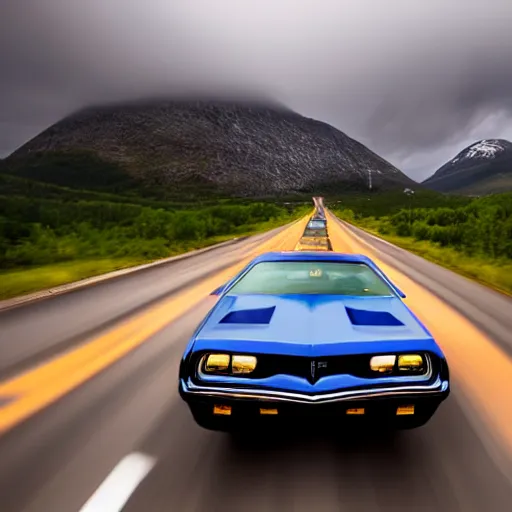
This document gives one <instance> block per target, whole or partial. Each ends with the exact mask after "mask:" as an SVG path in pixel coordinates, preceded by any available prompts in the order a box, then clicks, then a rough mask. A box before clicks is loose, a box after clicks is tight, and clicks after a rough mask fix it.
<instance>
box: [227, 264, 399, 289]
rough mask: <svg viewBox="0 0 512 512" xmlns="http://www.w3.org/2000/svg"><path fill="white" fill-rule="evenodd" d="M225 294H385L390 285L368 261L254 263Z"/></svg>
mask: <svg viewBox="0 0 512 512" xmlns="http://www.w3.org/2000/svg"><path fill="white" fill-rule="evenodd" d="M229 294H234V295H245V294H270V295H290V294H313V295H323V294H326V295H347V296H361V297H372V296H373V297H384V296H386V297H389V296H391V295H393V292H392V290H391V288H390V287H389V286H388V285H387V283H386V282H385V281H384V280H383V279H381V278H380V277H379V276H378V275H377V274H376V273H375V272H374V271H373V270H372V269H371V268H370V267H369V266H368V265H365V264H361V263H339V262H332V261H330V262H325V261H323V262H319V261H277V262H262V263H258V264H256V265H255V266H254V267H253V268H252V269H251V270H249V272H247V274H245V276H243V277H242V278H241V279H240V280H239V281H238V282H237V283H236V284H235V285H234V286H233V287H232V288H231V290H230V291H229Z"/></svg>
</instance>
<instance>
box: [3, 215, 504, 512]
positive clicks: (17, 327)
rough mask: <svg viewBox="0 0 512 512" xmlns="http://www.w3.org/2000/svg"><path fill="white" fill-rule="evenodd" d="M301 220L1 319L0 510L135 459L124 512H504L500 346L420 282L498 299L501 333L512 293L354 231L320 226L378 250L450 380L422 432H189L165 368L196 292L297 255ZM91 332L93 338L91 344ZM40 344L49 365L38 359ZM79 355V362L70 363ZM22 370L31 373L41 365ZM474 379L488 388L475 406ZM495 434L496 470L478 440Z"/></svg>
mask: <svg viewBox="0 0 512 512" xmlns="http://www.w3.org/2000/svg"><path fill="white" fill-rule="evenodd" d="M304 225H305V221H301V222H299V223H297V224H296V225H295V226H292V227H290V228H288V229H283V230H281V231H280V232H279V234H277V235H276V236H273V235H274V233H270V234H267V235H265V236H258V237H252V238H251V239H249V240H244V241H241V242H240V243H236V244H233V245H232V246H230V247H224V248H217V249H214V250H212V251H211V252H209V253H205V254H203V255H197V256H193V257H190V258H188V259H186V260H183V261H181V262H179V263H173V264H171V265H168V266H167V265H164V266H163V267H156V268H153V269H150V270H148V271H143V272H136V273H135V275H133V274H132V275H127V276H123V277H121V278H119V279H116V280H112V281H106V282H104V283H101V284H98V285H95V286H94V287H91V288H86V289H83V290H78V291H76V292H73V293H71V294H69V295H66V296H64V295H63V296H60V297H55V298H52V299H48V300H44V301H41V302H39V303H36V304H33V305H26V306H22V307H20V308H17V309H15V310H12V311H4V312H1V313H0V322H2V329H1V330H0V348H1V350H2V351H3V353H5V357H3V356H4V354H2V358H1V359H0V374H1V375H5V374H6V373H5V372H7V373H8V374H11V375H14V374H15V373H16V372H14V371H13V370H12V368H13V367H16V368H19V365H22V366H23V368H24V370H26V369H27V368H28V369H29V370H28V372H27V373H26V374H25V376H19V377H14V378H12V379H10V380H9V382H7V383H6V384H3V385H1V386H0V387H1V394H0V397H2V398H4V399H5V400H2V399H1V398H0V411H1V412H0V414H1V415H3V414H6V412H7V411H12V410H13V409H11V407H13V406H16V403H17V400H16V396H14V397H12V396H10V397H8V396H7V395H6V391H9V392H10V393H16V394H17V395H18V401H19V402H22V401H23V403H24V404H25V405H24V406H23V407H25V408H26V410H27V411H28V410H29V409H30V411H29V415H31V417H27V418H26V420H25V421H21V417H19V418H18V419H16V420H15V421H19V424H16V423H15V422H13V423H11V424H10V427H11V428H9V429H8V430H7V431H5V432H4V433H3V435H2V436H0V504H1V505H0V510H1V512H46V511H49V512H50V511H51V512H70V511H77V510H80V509H81V508H82V507H83V506H84V505H85V504H87V503H89V504H90V503H93V504H94V503H98V502H97V501H96V500H97V499H98V498H97V496H99V495H103V496H105V494H104V493H105V489H107V491H108V490H109V489H113V487H111V482H112V481H113V477H112V475H114V477H115V478H114V481H117V482H119V480H117V478H118V475H119V471H118V470H117V471H116V469H118V468H119V467H120V466H121V467H126V466H123V462H124V461H126V460H127V457H128V460H130V454H134V453H138V454H144V456H145V457H148V460H151V462H152V463H153V462H154V466H152V468H151V470H150V471H149V472H148V473H147V474H146V475H145V476H144V478H143V480H142V481H140V482H139V483H137V484H135V483H134V481H135V476H134V475H132V474H131V468H130V477H129V478H127V479H126V480H124V479H123V483H122V486H123V501H124V498H126V496H127V495H128V494H129V492H128V491H130V492H131V495H130V496H129V497H128V501H127V502H126V504H125V506H124V508H123V509H122V510H123V512H141V511H142V512H160V511H162V512H167V511H169V510H176V511H179V512H192V511H193V512H241V511H243V512H251V511H252V512H262V511H269V512H310V511H312V510H314V511H315V512H331V511H340V512H341V511H343V512H345V511H348V512H395V511H416V510H418V511H421V512H508V511H509V510H510V503H512V484H511V482H510V480H509V479H508V476H509V475H512V459H510V458H507V456H508V446H509V445H508V442H507V437H506V436H505V435H504V434H505V431H504V428H505V425H506V414H508V413H507V411H508V410H509V409H507V408H508V407H509V405H508V404H507V400H509V397H507V396H505V394H503V397H502V398H503V400H502V403H499V389H498V388H497V387H496V386H497V385H498V384H499V383H500V382H501V384H502V386H503V389H504V390H508V389H510V388H509V387H508V386H510V383H509V380H508V379H509V378H510V369H509V366H508V359H507V357H506V356H504V355H502V354H500V353H499V351H498V348H497V346H494V344H497V343H498V342H500V343H502V346H503V344H505V345H506V344H507V343H509V344H510V342H511V341H512V340H510V339H508V338H506V336H505V338H504V339H503V340H499V339H498V336H497V335H492V336H490V339H489V340H488V339H486V337H485V335H484V334H481V333H479V332H478V331H477V330H476V329H474V328H473V327H472V325H471V324H470V322H473V321H476V319H477V317H478V313H477V312H476V311H475V310H472V309H470V308H467V310H465V311H463V306H461V309H459V310H458V311H459V312H460V313H458V314H456V313H454V312H453V311H452V309H451V307H453V304H451V303H450V307H448V306H447V305H446V304H444V303H443V302H442V301H440V300H439V299H437V298H436V297H434V296H433V295H431V294H430V293H429V292H427V291H426V288H429V289H431V288H430V287H435V288H436V289H442V287H443V286H446V281H450V282H451V283H452V285H453V290H454V291H455V292H457V295H456V296H457V297H459V299H458V300H459V302H460V303H461V304H462V303H464V302H468V298H469V297H474V296H477V295H479V296H485V297H486V299H485V300H484V301H483V302H482V301H480V302H478V301H475V302H474V303H475V304H477V306H478V310H479V311H480V312H481V313H482V314H484V316H485V315H487V314H489V313H488V311H489V306H488V304H487V302H489V303H492V301H493V300H495V301H497V302H499V304H502V305H503V307H502V308H501V309H500V310H499V311H498V309H499V308H493V309H492V311H493V315H494V317H495V318H496V319H495V320H494V321H493V324H495V325H499V326H500V332H501V331H505V332H508V333H510V332H512V326H511V323H510V322H511V320H512V319H510V307H509V306H510V304H512V300H510V299H507V298H502V297H501V296H500V297H498V296H497V295H496V296H494V295H491V297H490V298H489V297H488V296H487V295H486V294H489V293H490V292H489V291H483V288H482V287H481V286H480V285H478V284H476V283H472V282H468V281H467V280H465V279H464V278H462V277H460V276H458V275H456V274H453V273H450V272H448V271H446V270H442V271H441V270H440V269H439V268H438V267H436V266H434V265H432V264H430V263H429V262H426V261H425V260H422V259H420V258H417V259H413V257H412V255H411V254H410V253H407V252H406V251H402V252H399V251H398V249H396V248H395V247H394V246H389V247H388V246H384V247H382V242H377V241H375V240H373V239H369V242H368V243H369V244H370V246H368V245H366V242H365V241H366V240H368V239H367V238H365V236H364V234H361V233H359V232H358V234H357V236H358V238H356V237H355V235H354V234H353V232H354V231H353V230H354V228H353V227H341V226H340V225H339V224H338V221H336V220H334V219H333V218H332V217H329V234H330V235H331V238H332V241H333V244H334V245H335V249H336V250H344V251H357V252H363V253H366V254H368V255H369V256H375V258H376V259H377V262H378V263H380V264H381V265H382V266H383V268H384V270H386V271H388V272H389V273H390V275H391V277H392V278H393V279H394V280H395V281H396V283H397V284H398V285H399V286H400V287H401V288H402V289H403V290H404V292H405V293H406V294H407V295H408V298H407V299H406V301H407V302H408V304H411V305H412V306H414V308H415V311H417V313H418V315H419V316H420V317H421V318H422V319H423V320H425V322H426V323H427V324H428V325H429V327H430V328H431V329H432V331H433V332H434V333H435V334H436V335H439V336H440V340H439V341H440V342H441V344H442V345H443V349H444V350H446V351H447V353H448V356H449V357H450V365H451V367H452V368H453V372H454V380H453V387H452V394H451V395H450V397H449V398H448V400H447V401H446V402H445V403H444V404H442V406H441V407H440V409H439V411H438V412H437V413H436V415H435V417H434V418H433V419H432V421H431V422H430V423H429V424H427V425H426V426H425V427H423V428H421V429H418V430H414V431H406V432H401V433H398V434H396V435H371V436H368V435H365V434H364V433H363V432H361V433H359V432H353V433H350V434H347V433H346V432H334V433H333V435H327V436H326V435H324V436H321V437H317V436H315V435H313V434H311V435H309V433H307V432H306V433H305V432H299V431H300V428H297V432H293V431H287V432H286V433H285V435H279V434H278V433H277V432H276V433H275V436H272V437H270V436H268V435H267V436H255V437H253V438H247V437H246V438H241V439H237V438H230V437H229V436H225V435H223V434H218V433H215V432H209V431H206V430H202V429H201V428H199V427H198V426H197V425H196V424H195V423H194V420H193V419H192V417H191V415H190V413H189V411H188V409H187V407H186V406H185V404H184V403H183V402H182V401H181V400H180V398H179V395H178V392H177V371H178V365H179V361H180V357H181V354H182V352H183V349H184V347H185V345H186V343H187V341H188V340H189V339H190V336H191V335H192V333H193V332H194V330H195V328H196V327H197V325H198V323H199V322H200V321H201V320H202V319H203V318H204V315H205V314H206V313H207V312H208V310H209V309H210V307H211V305H212V301H215V297H209V296H207V294H208V293H210V292H211V291H212V289H213V288H215V287H216V286H217V285H219V284H221V283H222V282H223V281H224V279H225V275H227V274H230V275H232V274H233V273H234V272H236V270H237V268H240V266H241V265H242V264H243V262H244V261H246V260H248V259H250V258H252V256H254V255H255V254H256V253H259V252H263V251H268V250H270V249H276V250H279V249H291V248H292V247H294V245H295V244H296V243H297V241H298V239H299V237H300V235H301V232H302V229H303V227H304ZM272 236H273V238H271V237H272ZM389 267H392V268H389ZM397 269H399V270H397ZM436 269H437V270H436ZM413 270H414V272H416V277H411V275H413V274H414V272H413ZM446 273H448V274H449V277H448V278H447V277H446ZM440 275H441V276H442V277H439V276H440ZM201 276H202V277H201ZM427 279H428V280H429V282H428V283H427V284H422V285H420V284H419V283H420V282H421V283H425V282H426V280H427ZM440 279H441V280H444V281H443V282H440ZM187 283H188V284H187ZM177 285H178V287H177ZM423 286H425V287H426V288H424V287H423ZM455 292H454V295H455ZM165 293H168V295H165ZM448 302H449V301H448ZM164 309H165V311H164ZM460 315H462V316H464V318H462V316H460ZM63 319H64V320H63ZM108 320H111V322H110V323H108ZM4 326H5V328H3V327H4ZM128 326H130V328H129V327H128ZM94 329H96V331H92V330H94ZM130 329H131V330H130ZM507 329H508V331H507ZM91 331H92V332H91ZM482 332H483V331H482ZM84 333H86V334H84ZM121 333H126V337H123V336H122V335H121ZM485 334H488V333H487V331H485ZM455 335H457V337H455ZM98 339H102V340H103V342H104V343H105V345H104V347H102V348H104V350H103V351H102V350H100V349H99V348H98V346H99V345H98V344H99V342H98V341H97V340H98ZM77 340H78V341H77ZM84 342H85V343H84ZM79 343H84V344H83V345H81V346H80V345H79ZM117 343H119V344H120V345H119V347H117ZM89 345H90V346H94V347H95V348H94V349H93V348H88V346H89ZM121 346H122V349H121V348H120V347H121ZM135 347H137V348H136V349H135ZM511 348H512V347H511ZM57 349H58V352H57ZM49 350H53V351H55V352H53V353H52V357H55V356H56V354H59V352H60V357H56V359H54V360H53V361H51V360H49V359H50V358H49V356H48V351H49ZM64 350H68V351H69V352H68V353H64ZM85 350H87V351H88V352H87V354H88V355H87V358H85V356H80V357H84V359H83V360H81V359H80V357H79V356H77V355H74V356H71V355H72V354H78V353H80V354H85V352H83V351H85ZM116 350H118V352H117V353H116ZM122 351H124V356H123V357H121V352H122ZM466 351H467V352H471V353H468V354H466V353H465V352H466ZM41 353H44V354H45V357H44V358H43V357H42V356H41ZM71 357H74V358H76V360H74V362H73V364H71V363H70V362H69V361H71V359H69V358H71ZM27 358H28V359H29V360H30V364H26V361H27ZM454 358H455V359H458V358H460V360H457V361H455V360H454ZM477 358H478V360H479V361H480V367H478V365H477ZM107 359H108V360H109V362H108V363H107ZM6 360H7V361H8V362H9V364H6V363H5V361H6ZM34 361H36V362H39V363H41V361H42V362H43V364H42V365H41V366H40V367H39V369H38V368H36V367H35V362H34ZM57 361H60V363H58V364H61V365H62V366H61V367H60V369H61V370H60V373H56V371H57V370H56V367H55V366H54V365H56V364H57ZM63 361H68V362H67V363H66V364H69V366H66V365H65V364H64V363H63ZM114 361H115V363H114ZM112 363H113V364H112ZM464 365H468V366H467V371H463V370H464ZM490 365H492V367H491V366H490ZM100 366H101V367H103V368H104V369H105V370H104V371H99V370H100ZM50 368H52V369H51V370H50ZM2 372H3V373H2ZM43 372H47V374H46V375H45V377H44V378H43ZM95 372H97V373H95ZM17 373H19V371H18V372H17ZM75 373H77V375H79V376H80V378H79V377H78V376H75ZM86 374H88V375H86ZM28 376H31V377H30V379H29V378H28ZM31 379H33V380H31ZM86 379H87V380H86ZM500 379H501V380H500ZM71 381H73V383H71ZM79 381H80V382H81V383H82V385H79V384H80V382H79ZM14 384H16V386H15V385H14ZM478 385H480V386H482V389H483V392H485V393H488V397H487V398H486V399H487V400H488V401H489V402H490V404H488V405H487V406H485V405H482V394H481V393H480V391H478V390H477V389H476V386H478ZM8 386H10V387H8ZM72 387H74V389H72ZM50 388H51V392H52V393H53V396H52V397H50V396H49V395H50V391H49V389H50ZM64 388H67V390H65V389H64ZM472 390H475V397H474V398H473V397H470V398H469V397H468V396H467V394H468V393H470V392H472ZM43 395H44V397H43ZM59 397H60V399H58V400H57V398H59ZM9 398H10V399H11V400H12V401H11V402H9V401H8V399H9ZM43 398H44V400H43ZM45 400H46V402H45V403H44V404H43V403H42V402H43V401H45ZM52 402H53V403H52ZM50 403H51V405H50ZM492 404H494V405H492ZM45 405H48V406H45ZM493 407H494V408H495V411H494V412H495V414H494V415H491V414H489V411H491V410H492V409H493ZM38 408H39V412H38V413H37V414H32V413H33V412H35V411H36V410H38ZM473 409H474V411H475V417H476V418H477V420H478V421H475V423H474V424H473V423H472V420H473V417H472V416H470V411H471V410H473ZM491 412H492V411H491ZM10 414H11V413H10ZM480 420H481V421H480ZM298 427H300V426H299V425H298ZM495 433H497V434H499V435H497V436H496V437H495V438H493V442H494V445H495V446H496V450H497V451H500V452H501V454H502V456H503V460H500V461H497V460H495V459H494V454H492V455H491V452H490V449H489V448H490V447H491V445H490V444H488V443H487V440H488V439H489V438H490V437H492V436H493V435H494V434H495ZM505 459H506V461H505ZM504 461H505V462H504ZM497 462H499V464H498V463H497ZM505 463H507V464H509V465H508V466H506V465H505ZM144 472H145V471H144ZM132 476H133V478H131V477H132ZM140 477H142V472H141V473H139V476H138V478H140ZM117 485H118V484H116V486H117ZM116 490H119V489H117V487H116ZM119 491H120V490H119ZM116 492H117V491H116ZM102 512H110V511H109V510H108V509H105V507H103V509H102Z"/></svg>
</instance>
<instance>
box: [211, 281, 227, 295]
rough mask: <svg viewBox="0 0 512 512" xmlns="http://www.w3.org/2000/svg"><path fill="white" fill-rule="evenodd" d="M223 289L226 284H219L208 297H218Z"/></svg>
mask: <svg viewBox="0 0 512 512" xmlns="http://www.w3.org/2000/svg"><path fill="white" fill-rule="evenodd" d="M225 288H226V284H221V285H220V286H219V287H218V288H215V290H213V292H211V293H210V295H220V294H221V293H222V292H223V291H224V289H225Z"/></svg>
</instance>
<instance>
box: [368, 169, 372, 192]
mask: <svg viewBox="0 0 512 512" xmlns="http://www.w3.org/2000/svg"><path fill="white" fill-rule="evenodd" d="M368 188H369V189H370V190H371V189H372V170H371V169H368Z"/></svg>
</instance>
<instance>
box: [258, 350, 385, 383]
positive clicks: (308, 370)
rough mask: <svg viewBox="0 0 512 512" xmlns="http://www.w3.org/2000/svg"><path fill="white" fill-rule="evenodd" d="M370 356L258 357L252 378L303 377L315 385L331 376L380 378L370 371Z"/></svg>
mask: <svg viewBox="0 0 512 512" xmlns="http://www.w3.org/2000/svg"><path fill="white" fill-rule="evenodd" d="M370 357H371V356H368V355H354V356H330V357H320V358H314V359H313V358H308V357H298V356H267V355H264V356H258V365H257V367H256V370H255V371H254V373H252V374H251V377H252V378H255V379H261V378H265V377H271V376H273V375H278V374H286V375H294V376H296V377H302V378H305V379H307V380H308V381H310V382H311V383H314V382H316V381H318V379H320V378H322V377H327V376H329V375H340V374H347V375H354V376H356V377H362V378H372V377H376V376H378V374H377V375H376V374H375V373H374V372H372V371H371V370H370V367H369V360H370Z"/></svg>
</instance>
